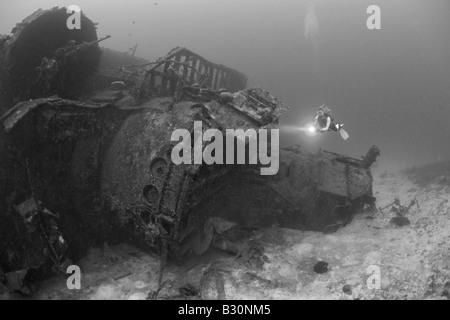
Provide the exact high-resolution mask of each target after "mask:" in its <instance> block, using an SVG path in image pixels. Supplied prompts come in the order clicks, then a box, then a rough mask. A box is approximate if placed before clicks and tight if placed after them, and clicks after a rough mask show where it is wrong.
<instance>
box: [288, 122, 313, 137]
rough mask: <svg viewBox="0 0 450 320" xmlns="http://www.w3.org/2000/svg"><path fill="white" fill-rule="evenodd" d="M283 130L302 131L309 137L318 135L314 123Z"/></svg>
mask: <svg viewBox="0 0 450 320" xmlns="http://www.w3.org/2000/svg"><path fill="white" fill-rule="evenodd" d="M283 129H284V130H288V131H297V132H298V131H300V132H302V133H304V135H306V136H307V137H315V136H316V135H317V134H318V131H317V128H316V126H315V125H314V123H307V124H306V125H305V126H284V128H283Z"/></svg>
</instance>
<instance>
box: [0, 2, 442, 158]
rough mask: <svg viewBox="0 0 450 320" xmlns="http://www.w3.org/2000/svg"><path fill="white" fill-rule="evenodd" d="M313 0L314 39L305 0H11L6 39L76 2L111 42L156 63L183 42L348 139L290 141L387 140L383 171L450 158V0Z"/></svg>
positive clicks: (1, 7) (4, 19) (6, 6)
mask: <svg viewBox="0 0 450 320" xmlns="http://www.w3.org/2000/svg"><path fill="white" fill-rule="evenodd" d="M155 2H156V3H158V5H156V6H155V5H154V3H155ZM312 3H314V15H315V16H314V17H313V18H315V19H316V22H317V27H318V28H317V29H314V30H313V33H312V34H314V37H315V38H314V41H315V42H313V41H311V38H308V39H307V38H306V37H305V29H304V26H305V16H306V14H307V8H308V7H310V6H311V3H309V2H308V1H306V0H281V1H267V0H239V1H238V0H189V1H188V0H154V1H144V0H126V1H125V0H120V1H107V0H96V1H92V0H78V1H70V2H67V1H53V0H39V1H27V0H1V1H0V33H9V31H10V30H11V29H12V27H13V26H14V24H15V23H16V22H18V21H20V20H22V19H23V18H24V17H25V16H27V15H28V14H29V13H31V12H32V11H34V10H35V9H37V8H38V7H42V8H49V7H52V6H56V5H60V6H65V5H70V4H76V5H79V6H80V7H81V8H82V10H83V11H84V12H85V13H86V14H87V15H88V16H89V17H90V18H91V19H92V20H94V21H96V22H98V23H99V27H98V32H99V36H103V35H106V34H111V35H112V39H110V40H108V41H107V42H105V43H104V45H105V46H107V47H110V48H113V49H117V50H120V51H125V50H126V49H127V48H129V47H131V46H133V45H134V44H136V43H139V48H138V51H137V54H138V55H140V56H143V57H145V58H150V59H154V58H157V57H159V56H162V55H164V54H166V53H167V52H168V51H169V50H170V49H171V48H172V47H175V46H177V45H178V46H185V47H187V48H189V49H192V50H194V51H196V52H197V53H199V54H201V55H203V56H205V57H206V58H208V59H210V60H211V61H214V62H218V63H222V64H225V65H228V66H230V67H233V68H235V69H238V70H240V71H242V72H244V73H246V74H247V75H248V77H249V80H250V83H249V85H254V84H258V85H261V86H263V87H264V88H266V89H268V90H269V91H271V92H272V93H273V94H275V95H277V96H278V97H280V98H282V99H283V100H284V102H285V103H286V104H288V105H290V106H291V107H292V109H291V111H290V113H289V114H288V115H287V116H285V117H284V118H283V121H282V122H283V123H285V124H288V125H297V124H300V123H305V122H307V121H308V119H309V118H311V117H313V113H314V111H315V108H316V107H317V106H318V105H320V104H322V103H324V102H325V103H327V105H329V106H330V107H331V109H332V110H333V111H334V114H335V118H336V119H337V120H338V121H342V122H344V123H345V125H346V130H347V131H348V132H349V134H350V139H349V140H347V141H346V142H344V141H342V139H341V138H340V137H339V136H338V135H336V134H335V135H333V134H327V135H322V136H321V137H320V138H319V139H317V138H316V139H310V138H305V137H302V136H301V135H300V134H299V133H298V132H291V133H288V131H283V135H282V139H283V142H284V143H285V144H293V143H300V144H302V145H305V146H306V147H308V148H309V149H310V150H317V149H318V148H320V147H322V148H326V149H330V150H333V151H337V152H343V153H347V154H350V155H353V156H360V155H362V154H364V153H365V152H366V151H367V149H368V148H369V147H370V146H371V145H372V144H377V145H378V146H379V147H380V149H381V152H382V157H381V158H380V163H381V165H386V164H391V165H411V164H415V163H417V164H420V163H424V162H431V161H437V160H439V159H442V160H444V159H448V158H450V147H449V145H450V143H449V140H450V125H449V120H450V1H448V0H395V1H388V0H384V1H381V0H371V1H366V0H342V1H336V0H315V1H312ZM371 4H377V5H379V6H380V7H381V19H382V20H381V27H382V29H381V30H375V31H370V30H368V29H367V28H366V19H367V17H368V14H367V13H366V8H367V7H368V6H369V5H371ZM313 20H314V19H313ZM133 21H134V22H135V23H134V24H133ZM308 34H311V33H307V34H306V35H307V36H308Z"/></svg>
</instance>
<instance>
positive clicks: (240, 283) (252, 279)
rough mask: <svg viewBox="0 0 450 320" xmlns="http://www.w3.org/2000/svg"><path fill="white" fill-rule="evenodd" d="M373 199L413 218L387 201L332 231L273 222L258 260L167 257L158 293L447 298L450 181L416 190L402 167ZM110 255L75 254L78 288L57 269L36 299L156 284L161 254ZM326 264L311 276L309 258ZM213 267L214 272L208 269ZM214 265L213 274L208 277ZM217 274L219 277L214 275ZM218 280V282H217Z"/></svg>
mask: <svg viewBox="0 0 450 320" xmlns="http://www.w3.org/2000/svg"><path fill="white" fill-rule="evenodd" d="M374 193H375V196H376V197H377V206H378V207H383V206H385V205H387V204H389V203H391V202H392V201H393V200H394V198H399V199H400V200H401V202H402V204H406V205H407V204H408V203H409V201H410V200H411V199H413V198H416V199H417V200H418V202H419V206H420V208H419V209H417V208H413V211H410V212H409V213H407V215H406V216H407V217H408V219H409V220H410V225H407V226H404V227H398V226H396V225H393V224H392V223H390V220H391V218H393V217H394V216H395V214H394V213H393V212H391V211H390V210H389V209H386V210H384V211H383V212H364V213H361V214H358V215H357V216H355V218H354V220H353V221H352V223H351V224H350V225H349V226H347V227H345V228H341V229H340V230H338V231H337V232H336V233H333V234H328V235H324V234H322V233H317V232H302V231H299V230H291V229H280V228H269V229H265V230H261V231H259V232H257V233H256V234H255V235H254V238H255V239H257V240H259V241H260V242H261V243H262V244H263V245H264V248H265V255H266V256H267V258H268V261H267V262H266V263H265V264H264V266H263V268H254V267H251V266H248V265H246V264H245V263H243V262H242V261H238V260H237V259H235V258H234V257H232V256H229V255H225V254H220V253H218V252H209V253H208V254H206V255H205V256H204V257H201V258H199V259H195V260H193V261H190V262H188V263H186V264H185V265H183V266H174V265H169V266H167V268H166V271H165V272H164V281H166V285H165V287H164V289H162V290H161V292H160V294H159V296H158V297H159V298H160V299H169V298H172V299H174V298H176V299H180V298H183V296H182V295H180V290H179V289H180V288H182V287H186V285H188V284H189V285H191V286H192V287H193V288H199V292H200V293H199V296H201V297H202V298H204V299H217V298H222V299H223V298H225V299H340V300H347V299H447V298H448V297H449V295H448V294H449V291H450V241H449V240H450V219H449V217H450V202H449V200H450V187H444V186H439V185H430V186H428V187H426V188H419V187H417V186H416V185H414V184H413V183H412V182H410V181H409V180H408V179H407V178H405V177H402V176H401V175H391V176H389V177H387V178H383V179H382V178H375V181H374ZM113 249H114V251H115V253H116V254H117V255H119V256H120V257H121V259H120V261H118V262H116V263H106V262H105V260H104V259H103V256H102V252H101V250H100V249H92V250H91V251H90V253H89V254H88V256H86V257H85V258H84V259H83V260H81V261H80V262H79V264H78V265H79V266H80V268H81V271H82V278H81V289H80V290H69V289H67V286H66V279H65V278H64V277H62V276H59V277H54V278H51V279H49V280H47V281H45V282H44V283H42V284H41V287H40V290H39V291H38V292H37V293H36V294H35V295H34V298H36V299H94V300H95V299H128V300H140V299H145V298H146V297H147V295H148V293H149V292H152V291H154V290H156V288H157V286H158V284H157V282H158V275H159V267H160V261H159V258H158V257H156V256H153V255H151V254H148V253H145V252H142V251H140V250H139V249H136V248H135V247H133V246H130V245H128V244H121V245H117V246H115V247H113ZM318 261H325V262H327V263H328V271H327V272H325V273H322V274H317V273H316V272H315V271H314V265H315V264H316V263H317V262H318ZM373 265H376V266H378V267H379V268H380V280H381V281H380V283H381V285H380V288H379V289H376V288H375V289H374V288H369V287H368V286H367V280H368V278H369V276H370V273H368V267H369V266H373ZM212 271H213V272H212ZM212 273H215V275H216V276H212V277H211V276H207V277H205V274H209V275H211V274H212ZM218 279H219V281H218ZM219 282H220V283H221V284H218V283H219Z"/></svg>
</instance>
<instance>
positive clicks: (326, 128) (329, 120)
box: [322, 117, 331, 131]
mask: <svg viewBox="0 0 450 320" xmlns="http://www.w3.org/2000/svg"><path fill="white" fill-rule="evenodd" d="M330 124H331V118H330V117H327V125H326V126H325V128H323V129H322V130H323V131H327V130H328V128H329V127H330Z"/></svg>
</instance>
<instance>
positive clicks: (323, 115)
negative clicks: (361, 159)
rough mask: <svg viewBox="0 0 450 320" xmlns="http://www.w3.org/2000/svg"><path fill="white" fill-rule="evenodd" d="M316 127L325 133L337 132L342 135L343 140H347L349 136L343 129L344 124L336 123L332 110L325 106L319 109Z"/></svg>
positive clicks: (315, 121) (315, 120)
mask: <svg viewBox="0 0 450 320" xmlns="http://www.w3.org/2000/svg"><path fill="white" fill-rule="evenodd" d="M314 126H315V127H316V130H317V131H319V132H322V133H324V132H325V131H335V132H339V133H340V134H341V137H342V139H344V140H347V139H348V137H349V135H348V133H347V132H346V131H345V130H344V129H342V127H343V126H344V124H343V123H335V122H334V119H333V116H332V114H331V110H330V109H329V108H328V107H325V106H324V105H322V106H320V107H319V109H317V113H316V117H315V119H314Z"/></svg>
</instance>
